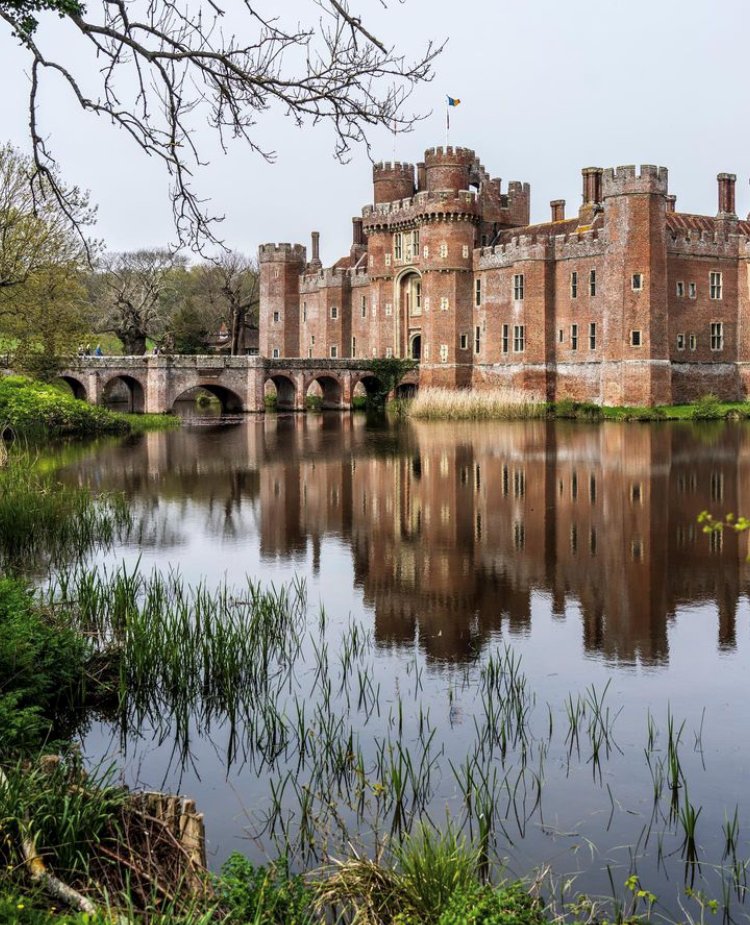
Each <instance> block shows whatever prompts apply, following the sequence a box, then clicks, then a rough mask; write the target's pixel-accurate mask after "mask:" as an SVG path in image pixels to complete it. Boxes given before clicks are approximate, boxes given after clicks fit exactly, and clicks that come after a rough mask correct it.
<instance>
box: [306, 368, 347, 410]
mask: <svg viewBox="0 0 750 925" xmlns="http://www.w3.org/2000/svg"><path fill="white" fill-rule="evenodd" d="M316 385H317V387H318V389H319V390H320V392H319V394H320V397H321V399H322V401H323V410H328V409H334V408H335V409H337V410H338V409H340V408H341V403H342V400H343V395H344V386H343V384H342V382H341V380H340V379H339V378H338V377H337V376H335V375H332V374H331V373H321V374H320V375H317V376H311V377H310V379H308V380H307V383H306V386H305V397H307V396H308V395H314V394H315V393H316V389H315V388H314V386H316ZM311 389H312V391H311Z"/></svg>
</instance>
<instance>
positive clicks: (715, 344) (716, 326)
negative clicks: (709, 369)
mask: <svg viewBox="0 0 750 925" xmlns="http://www.w3.org/2000/svg"><path fill="white" fill-rule="evenodd" d="M711 349H712V350H723V349H724V325H723V324H722V322H721V321H712V322H711Z"/></svg>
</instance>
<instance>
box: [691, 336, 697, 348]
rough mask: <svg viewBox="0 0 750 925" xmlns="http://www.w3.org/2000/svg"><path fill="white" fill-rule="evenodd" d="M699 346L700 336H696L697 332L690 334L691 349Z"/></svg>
mask: <svg viewBox="0 0 750 925" xmlns="http://www.w3.org/2000/svg"><path fill="white" fill-rule="evenodd" d="M697 346H698V338H697V337H696V336H695V334H691V335H690V349H691V350H695V349H696V348H697Z"/></svg>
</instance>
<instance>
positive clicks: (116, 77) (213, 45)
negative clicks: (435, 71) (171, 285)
mask: <svg viewBox="0 0 750 925" xmlns="http://www.w3.org/2000/svg"><path fill="white" fill-rule="evenodd" d="M368 2H370V3H373V2H374V3H376V4H379V5H380V6H382V7H385V6H387V0H368ZM306 3H307V7H306V14H307V15H306V16H304V21H298V20H297V19H296V16H294V15H289V14H288V13H286V11H284V12H281V13H280V12H279V10H282V11H283V10H284V7H285V6H286V4H283V3H281V4H280V3H278V2H274V0H227V9H226V10H225V9H224V7H223V6H220V5H219V3H218V2H217V0H184V2H182V3H178V2H176V0H92V2H91V3H89V4H87V5H86V8H85V9H84V6H83V4H80V3H79V2H77V0H0V20H4V21H5V23H6V24H7V26H8V27H9V28H10V30H11V32H12V34H13V35H14V36H15V37H16V38H17V39H18V40H19V41H20V42H21V44H22V45H23V46H24V47H25V48H26V49H27V51H28V52H29V56H30V78H31V79H30V87H29V112H30V130H31V141H32V145H33V151H34V160H35V165H36V170H37V174H38V176H40V177H44V178H45V179H46V180H47V182H48V183H50V184H52V185H53V186H54V184H55V173H54V170H53V165H54V157H53V154H52V152H51V150H50V149H49V147H48V145H47V142H46V141H45V133H44V129H43V127H42V126H41V125H40V119H39V100H40V93H41V87H42V84H43V82H44V80H45V78H46V77H49V76H53V77H56V78H59V79H61V80H62V81H63V82H64V84H65V85H67V87H68V88H69V89H70V91H71V92H72V94H73V98H74V99H75V100H76V101H77V103H78V105H80V107H81V108H82V109H83V110H85V111H86V112H91V113H94V114H97V115H103V116H105V117H106V119H107V120H109V121H110V122H112V123H114V124H115V125H117V126H119V127H120V128H121V129H123V130H124V131H125V132H127V133H128V134H129V135H130V136H131V138H132V139H133V141H134V142H135V143H136V144H137V145H139V146H140V147H141V148H142V149H143V151H144V152H146V153H147V154H149V155H151V156H154V157H157V158H158V159H160V160H161V161H162V163H163V164H164V165H165V167H166V169H167V170H168V171H169V174H170V175H171V178H172V204H173V212H174V217H175V223H176V228H177V232H178V237H179V242H180V244H191V245H194V246H198V247H200V246H201V245H202V244H203V243H205V242H206V241H210V240H215V236H214V224H213V223H214V220H215V218H216V217H215V216H214V217H212V216H211V215H210V214H208V212H207V211H206V209H205V207H204V203H203V202H202V201H201V199H200V198H199V196H198V195H197V193H196V192H195V190H194V189H193V186H192V177H193V170H194V169H195V167H197V166H198V165H200V164H201V163H202V162H203V156H202V154H201V151H200V149H199V144H198V142H197V140H196V135H195V128H196V122H195V117H196V115H197V114H199V113H203V114H204V115H205V117H206V119H207V121H208V123H209V124H210V125H211V126H212V127H213V128H214V129H215V130H216V131H217V132H218V134H219V138H220V140H221V144H222V146H224V145H225V144H226V142H227V140H228V139H230V138H239V139H241V140H243V141H244V142H246V143H247V144H248V145H249V146H250V148H251V149H252V150H253V151H254V152H257V153H258V154H260V155H261V156H263V157H265V158H267V159H269V160H270V159H272V158H273V157H274V152H273V150H272V148H271V146H269V145H268V143H267V140H266V139H265V138H264V137H263V131H262V129H261V128H260V125H259V120H260V116H261V114H262V113H264V112H267V111H268V110H270V109H272V108H276V109H280V110H281V111H282V112H284V113H285V114H286V115H288V116H290V117H291V118H292V119H294V121H295V122H296V123H297V124H298V125H305V124H311V125H315V124H318V123H321V122H324V123H328V124H329V125H330V126H331V127H332V129H333V132H334V136H335V153H336V156H337V157H339V158H340V159H346V157H347V156H348V154H349V152H350V149H351V145H352V144H353V143H359V142H363V143H365V144H366V145H367V134H366V133H367V130H368V128H372V127H374V126H379V125H381V126H388V127H389V128H391V129H392V130H394V131H396V130H398V131H402V132H403V131H408V130H409V129H410V128H411V127H412V126H413V125H414V123H415V121H416V119H417V118H418V117H417V116H415V115H414V114H411V113H408V112H407V111H406V110H405V104H406V101H407V100H408V98H409V96H410V94H411V92H412V90H413V88H414V87H415V86H416V85H417V84H419V83H421V82H423V81H425V80H429V79H430V78H431V76H432V64H433V61H434V59H435V56H436V55H437V54H438V53H439V51H440V50H441V49H440V47H435V46H434V45H432V44H431V43H430V44H427V46H426V47H425V49H424V51H423V52H422V53H421V54H420V55H418V56H417V58H416V59H415V60H414V61H410V60H407V59H406V58H405V57H404V56H403V55H402V54H401V53H400V52H399V51H398V49H397V48H396V47H394V46H392V45H388V44H386V43H385V42H383V41H382V40H381V39H380V38H378V37H377V36H376V35H374V34H373V32H371V31H370V29H369V28H368V27H367V26H366V25H365V23H364V22H363V20H362V19H361V18H360V17H358V16H356V15H354V13H352V12H351V10H350V6H349V0H306ZM54 13H57V14H58V15H59V16H60V17H62V19H63V20H64V24H65V26H67V27H68V28H69V30H70V32H71V38H72V37H73V35H72V34H76V35H77V36H78V37H79V38H82V39H83V45H82V44H81V42H80V41H78V42H74V41H71V42H70V43H69V46H68V45H65V43H64V42H59V41H58V42H57V43H56V44H55V46H54V47H53V48H49V47H47V45H48V43H47V42H45V41H44V39H43V38H42V37H37V30H36V24H37V22H36V19H37V17H41V16H46V15H50V14H54ZM225 13H227V14H228V15H227V16H226V19H224V17H225ZM230 20H231V22H232V24H236V33H231V32H229V31H228V29H225V26H228V23H229V22H230ZM68 48H69V50H67V49H68ZM87 51H88V53H89V56H88V58H87ZM92 67H93V68H95V69H96V75H97V81H98V93H97V94H96V95H90V93H89V90H88V88H89V86H91V76H92V75H91V68H92ZM56 189H57V192H58V196H59V198H60V202H61V204H62V207H63V208H66V207H67V203H68V199H67V197H66V195H65V191H64V190H63V189H62V188H60V187H59V186H57V187H56ZM69 211H71V218H73V217H74V216H73V215H72V210H69Z"/></svg>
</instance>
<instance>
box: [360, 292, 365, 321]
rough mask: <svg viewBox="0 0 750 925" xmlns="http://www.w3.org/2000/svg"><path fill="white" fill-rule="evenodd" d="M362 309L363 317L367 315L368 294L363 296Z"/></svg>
mask: <svg viewBox="0 0 750 925" xmlns="http://www.w3.org/2000/svg"><path fill="white" fill-rule="evenodd" d="M360 311H361V312H362V317H363V318H366V317H367V296H362V301H361V302H360Z"/></svg>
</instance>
